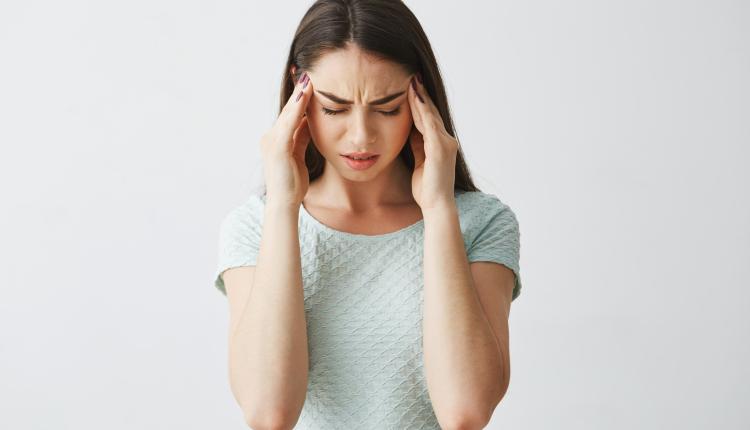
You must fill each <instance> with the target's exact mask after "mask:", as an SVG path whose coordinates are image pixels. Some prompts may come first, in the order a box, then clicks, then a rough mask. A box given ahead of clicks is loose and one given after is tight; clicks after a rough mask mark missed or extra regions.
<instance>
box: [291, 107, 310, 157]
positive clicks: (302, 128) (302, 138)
mask: <svg viewBox="0 0 750 430" xmlns="http://www.w3.org/2000/svg"><path fill="white" fill-rule="evenodd" d="M292 140H293V141H294V143H293V145H294V147H293V149H292V151H293V154H294V156H295V157H297V158H299V160H301V161H304V159H305V151H306V150H307V145H308V144H309V143H310V128H309V126H308V122H307V117H306V116H305V117H302V120H301V121H300V124H299V127H297V129H296V130H295V131H294V137H293V139H292Z"/></svg>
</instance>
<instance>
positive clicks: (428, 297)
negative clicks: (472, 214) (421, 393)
mask: <svg viewBox="0 0 750 430" xmlns="http://www.w3.org/2000/svg"><path fill="white" fill-rule="evenodd" d="M423 216H424V225H425V233H424V317H423V345H424V367H425V375H426V380H427V387H428V391H429V395H430V399H431V400H432V404H433V408H434V409H435V413H436V415H437V417H438V420H439V421H441V425H444V426H445V427H446V428H447V427H451V426H453V424H454V423H457V422H458V423H462V424H461V425H463V424H464V423H477V427H478V428H481V427H479V426H482V425H484V424H486V420H488V419H489V415H490V414H491V413H492V410H493V409H494V407H495V405H496V404H497V399H499V398H500V396H501V393H500V390H501V389H502V384H501V381H502V380H503V378H504V377H505V375H504V370H503V361H504V357H502V354H501V348H500V347H499V346H498V341H497V339H496V337H495V335H494V334H493V332H492V328H491V326H490V323H489V320H488V319H487V317H486V316H485V314H484V311H483V309H482V305H481V302H480V301H479V296H478V294H477V292H476V289H475V288H474V285H473V279H472V276H471V269H470V267H469V262H468V259H467V256H466V251H465V248H464V242H463V236H462V233H461V228H460V224H459V217H458V210H457V208H456V206H455V203H452V204H446V205H443V206H440V207H438V208H434V209H429V210H428V211H427V212H424V213H423Z"/></svg>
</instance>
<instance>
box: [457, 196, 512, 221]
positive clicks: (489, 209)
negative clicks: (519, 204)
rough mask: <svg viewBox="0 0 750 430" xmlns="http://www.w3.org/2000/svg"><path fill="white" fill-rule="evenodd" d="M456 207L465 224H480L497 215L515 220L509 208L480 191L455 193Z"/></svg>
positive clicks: (495, 197) (494, 197) (497, 198)
mask: <svg viewBox="0 0 750 430" xmlns="http://www.w3.org/2000/svg"><path fill="white" fill-rule="evenodd" d="M456 206H457V207H458V212H459V215H460V216H461V218H462V219H465V220H466V221H467V222H482V221H483V220H487V219H488V217H493V216H497V215H505V216H506V217H512V218H515V213H514V212H513V210H512V209H511V207H510V206H508V205H507V204H506V203H505V202H503V201H502V200H500V198H499V197H497V196H496V195H494V194H490V193H485V192H482V191H457V192H456Z"/></svg>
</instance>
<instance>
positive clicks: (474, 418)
mask: <svg viewBox="0 0 750 430" xmlns="http://www.w3.org/2000/svg"><path fill="white" fill-rule="evenodd" d="M438 422H439V423H440V428H442V429H444V430H481V429H483V428H485V427H486V426H487V424H489V422H490V417H488V416H485V415H482V414H479V413H476V412H471V413H470V412H466V413H454V414H451V415H449V416H446V417H442V418H440V419H438Z"/></svg>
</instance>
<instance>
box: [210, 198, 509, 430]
mask: <svg viewBox="0 0 750 430" xmlns="http://www.w3.org/2000/svg"><path fill="white" fill-rule="evenodd" d="M264 202H265V196H258V195H252V196H251V197H250V198H249V199H248V200H247V201H246V202H245V203H243V204H241V205H239V206H237V207H236V208H234V209H233V210H231V211H230V212H229V214H228V215H227V216H226V217H225V218H224V220H223V222H222V225H221V229H220V239H219V261H218V267H217V269H216V273H215V277H214V285H215V287H216V288H218V289H219V291H221V292H222V293H224V294H226V290H225V288H224V282H223V279H222V278H221V274H222V273H223V272H224V271H225V270H226V269H228V268H231V267H238V266H253V265H255V264H256V258H257V255H258V249H259V245H260V238H261V227H262V224H263V215H264V209H263V205H264ZM456 206H457V208H458V211H459V220H460V225H461V231H462V233H463V237H464V247H465V249H466V252H467V256H468V260H469V261H470V262H474V261H492V262H496V263H500V264H503V265H505V266H506V267H508V268H510V269H511V270H513V272H514V273H515V275H516V282H515V287H514V289H513V299H515V298H516V297H518V295H519V294H520V292H521V277H520V273H519V251H520V231H519V227H518V222H517V219H516V216H515V214H514V213H513V211H512V210H511V209H510V207H508V206H507V205H506V204H504V203H503V202H501V201H500V200H499V199H498V198H497V197H495V196H494V195H491V194H486V193H483V192H479V191H476V192H463V191H457V192H456ZM298 226H299V237H300V255H301V264H302V283H303V289H304V301H305V317H306V321H307V335H308V351H309V359H310V360H309V379H308V388H307V397H306V400H305V404H304V407H303V410H302V413H301V415H300V418H299V421H298V422H297V426H296V427H295V428H296V429H302V430H320V429H440V426H439V425H438V422H437V419H436V417H435V414H434V411H433V409H432V404H431V402H430V399H429V395H428V392H427V385H426V381H425V377H424V369H423V356H422V305H423V286H424V284H423V279H424V278H423V270H422V268H423V266H422V263H423V256H424V249H423V244H424V223H423V220H420V221H418V222H417V223H415V224H412V225H410V226H408V227H405V228H403V229H401V230H398V231H395V232H392V233H387V234H382V235H375V236H370V235H361V234H353V233H347V232H343V231H339V230H334V229H332V228H330V227H328V226H326V225H324V224H322V223H321V222H320V221H318V220H317V219H315V218H314V217H313V216H312V215H311V214H310V213H308V212H307V210H306V209H305V208H304V206H300V216H299V224H298Z"/></svg>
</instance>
